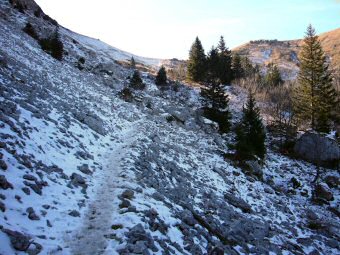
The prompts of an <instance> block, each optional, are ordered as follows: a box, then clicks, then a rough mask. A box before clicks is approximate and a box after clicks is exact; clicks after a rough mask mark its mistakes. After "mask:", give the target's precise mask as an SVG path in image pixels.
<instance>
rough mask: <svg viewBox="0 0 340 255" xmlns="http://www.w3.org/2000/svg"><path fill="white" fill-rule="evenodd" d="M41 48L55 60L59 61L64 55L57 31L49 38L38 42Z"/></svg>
mask: <svg viewBox="0 0 340 255" xmlns="http://www.w3.org/2000/svg"><path fill="white" fill-rule="evenodd" d="M39 43H40V46H41V48H42V49H43V50H44V51H45V52H47V53H48V54H50V55H51V56H52V57H54V58H55V59H57V60H59V61H61V60H62V59H63V54H64V45H63V42H62V41H61V40H60V36H59V32H58V29H56V31H55V32H54V33H53V35H52V36H50V37H49V38H44V39H41V40H40V41H39Z"/></svg>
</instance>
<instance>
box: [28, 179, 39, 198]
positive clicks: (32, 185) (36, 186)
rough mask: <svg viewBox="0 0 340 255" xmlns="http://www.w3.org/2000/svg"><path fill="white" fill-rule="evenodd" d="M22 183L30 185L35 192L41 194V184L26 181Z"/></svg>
mask: <svg viewBox="0 0 340 255" xmlns="http://www.w3.org/2000/svg"><path fill="white" fill-rule="evenodd" d="M24 184H25V185H26V186H28V187H30V188H31V189H32V190H33V191H34V192H35V193H37V194H38V195H42V191H41V189H42V186H41V185H37V184H35V183H30V182H28V181H24Z"/></svg>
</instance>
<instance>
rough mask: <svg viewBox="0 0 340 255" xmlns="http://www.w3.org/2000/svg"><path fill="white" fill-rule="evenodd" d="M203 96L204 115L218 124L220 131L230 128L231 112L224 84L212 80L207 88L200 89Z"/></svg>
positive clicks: (223, 131) (225, 131) (224, 131)
mask: <svg viewBox="0 0 340 255" xmlns="http://www.w3.org/2000/svg"><path fill="white" fill-rule="evenodd" d="M201 96H202V97H203V103H204V105H205V107H204V116H205V117H206V118H208V119H210V120H212V121H215V122H217V123H218V125H219V129H220V131H221V132H222V133H227V132H228V131H229V128H230V119H231V113H230V111H229V97H228V94H226V93H225V91H224V85H222V84H221V83H216V82H212V83H211V84H210V86H209V87H208V88H202V89H201Z"/></svg>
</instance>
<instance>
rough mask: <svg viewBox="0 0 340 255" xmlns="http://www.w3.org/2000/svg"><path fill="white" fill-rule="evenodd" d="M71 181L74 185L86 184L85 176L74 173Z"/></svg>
mask: <svg viewBox="0 0 340 255" xmlns="http://www.w3.org/2000/svg"><path fill="white" fill-rule="evenodd" d="M71 181H72V183H73V184H74V185H76V186H77V185H84V184H85V179H84V177H83V176H81V175H80V174H77V173H73V174H72V175H71Z"/></svg>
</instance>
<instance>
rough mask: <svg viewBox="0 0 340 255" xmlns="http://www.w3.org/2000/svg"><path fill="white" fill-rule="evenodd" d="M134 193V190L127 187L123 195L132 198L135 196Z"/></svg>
mask: <svg viewBox="0 0 340 255" xmlns="http://www.w3.org/2000/svg"><path fill="white" fill-rule="evenodd" d="M134 195H135V193H134V192H133V190H131V189H127V190H125V191H124V192H123V193H122V195H121V197H122V198H125V199H129V200H131V199H132V198H133V197H134Z"/></svg>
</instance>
